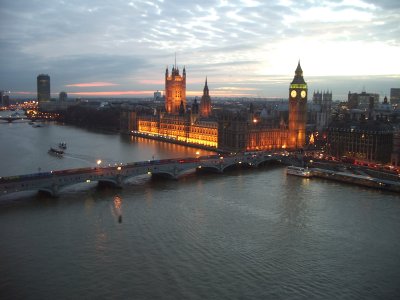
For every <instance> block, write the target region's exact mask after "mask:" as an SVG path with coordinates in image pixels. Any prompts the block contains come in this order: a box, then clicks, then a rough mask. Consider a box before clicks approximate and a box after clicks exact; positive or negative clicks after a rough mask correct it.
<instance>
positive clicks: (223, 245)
mask: <svg viewBox="0 0 400 300" xmlns="http://www.w3.org/2000/svg"><path fill="white" fill-rule="evenodd" d="M0 139H1V141H2V146H1V148H0V155H1V158H2V159H1V163H0V164H1V171H0V172H1V173H0V176H6V175H16V174H22V173H30V172H37V170H38V168H41V170H43V171H45V170H50V169H64V168H75V167H87V166H95V165H96V160H97V159H101V160H102V163H114V162H130V161H139V160H147V159H151V158H152V156H155V157H156V158H169V157H184V156H194V154H195V152H196V151H197V150H196V149H193V148H187V147H183V146H178V145H173V144H165V143H160V142H157V141H152V140H145V139H137V138H132V137H123V136H119V135H118V134H108V133H101V132H93V131H88V130H84V129H79V128H75V127H69V126H63V125H54V124H50V123H49V124H47V125H46V126H45V127H41V128H33V127H32V126H31V125H29V124H28V123H12V124H1V125H0ZM60 141H65V142H66V143H67V150H66V155H65V157H63V158H57V157H53V156H50V155H49V154H47V150H48V147H49V146H50V145H53V144H54V143H58V142H60ZM201 151H202V154H206V153H207V152H205V151H204V150H201ZM399 214H400V202H399V197H398V195H396V194H391V193H384V192H380V191H375V190H370V189H367V188H360V187H352V186H349V185H342V184H339V183H336V182H330V181H325V180H320V179H315V180H314V179H313V180H308V179H303V178H298V177H287V176H286V175H285V170H284V168H282V167H279V166H272V165H271V166H267V167H265V168H263V169H258V170H255V171H254V170H253V171H246V170H241V171H231V172H228V173H225V174H224V175H219V174H205V175H201V176H198V175H190V176H186V177H183V178H181V179H180V180H178V181H175V180H154V181H152V180H150V179H149V177H148V176H141V177H139V178H136V179H134V180H132V181H131V182H130V183H129V184H128V185H127V186H126V187H125V188H124V189H122V190H121V189H96V188H95V186H94V185H93V186H90V185H89V186H85V185H83V186H82V185H78V186H74V187H71V188H70V189H69V190H68V191H67V192H66V193H63V194H62V195H61V196H60V197H59V198H57V199H53V198H47V197H44V196H41V197H37V196H35V195H32V194H24V195H20V196H19V197H17V196H12V195H10V196H7V197H6V198H5V199H2V200H1V202H0V236H1V237H2V239H1V242H0V243H1V244H0V254H1V255H0V257H1V268H0V273H1V274H0V276H1V277H0V278H1V279H0V290H1V294H2V296H5V297H3V298H5V299H15V298H24V299H44V298H60V299H61V298H125V299H128V298H131V299H155V298H163V299H189V298H190V299H207V298H208V299H210V298H214V299H238V298H246V299H249V298H252V299H255V298H257V299H266V298H274V299H277V298H291V299H293V298H304V299H306V298H307V299H309V298H362V299H367V298H385V299H387V298H396V296H399V293H400V290H399V282H400V272H399V267H400V260H399V255H398V253H399V250H400V241H399V240H398V238H397V236H398V232H399V230H400V219H399V217H398V216H399Z"/></svg>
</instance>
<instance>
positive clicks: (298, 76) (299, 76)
mask: <svg viewBox="0 0 400 300" xmlns="http://www.w3.org/2000/svg"><path fill="white" fill-rule="evenodd" d="M294 73H295V75H294V78H293V81H292V84H305V81H304V78H303V70H302V69H301V66H300V60H299V63H298V64H297V68H296V71H295V72H294Z"/></svg>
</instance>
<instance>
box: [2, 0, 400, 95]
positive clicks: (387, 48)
mask: <svg viewBox="0 0 400 300" xmlns="http://www.w3.org/2000/svg"><path fill="white" fill-rule="evenodd" d="M398 24H400V1H398V0H382V1H373V0H324V1H312V0H303V1H290V0H281V1H256V0H229V1H227V0H203V1H186V0H169V1H150V0H131V1H123V0H115V1H112V2H111V1H106V0H97V1H84V0H80V1H78V0H69V1H44V0H38V1H28V0H25V1H24V0H21V1H14V0H3V1H2V3H1V5H0V64H1V66H2V68H1V70H2V71H1V73H0V82H1V83H2V85H3V86H1V87H0V88H1V89H7V90H8V89H9V90H12V91H18V90H19V91H26V90H30V91H32V94H35V91H36V82H35V79H36V76H37V75H38V74H40V73H48V74H49V75H50V76H51V82H52V92H53V91H54V92H56V91H57V92H59V91H61V90H63V89H65V88H66V87H67V88H68V89H70V90H67V92H68V93H69V94H71V95H72V93H78V92H80V91H79V90H78V89H85V91H86V90H87V89H88V88H92V89H93V92H101V93H104V92H106V91H105V90H104V88H106V87H107V86H104V85H97V86H77V85H71V84H68V83H70V82H78V83H93V82H103V83H111V82H112V83H113V84H118V85H119V87H120V88H121V90H126V91H132V90H140V91H143V90H148V91H151V90H154V91H155V90H162V89H163V88H164V87H163V76H164V71H165V67H166V65H170V66H171V64H172V63H173V60H174V53H175V52H176V53H177V59H178V64H179V65H180V66H181V68H182V67H183V65H186V69H187V74H188V82H187V85H188V89H191V90H192V91H196V90H198V91H200V95H201V91H202V84H203V83H204V78H205V76H209V78H210V80H209V84H212V85H213V86H214V88H215V89H218V88H221V87H226V86H227V84H238V83H239V84H241V87H242V88H243V90H242V92H243V94H246V95H247V94H251V93H249V91H248V90H246V89H245V88H246V84H247V85H250V86H251V85H252V84H253V82H255V81H257V80H258V79H259V78H267V77H266V76H278V77H282V76H285V77H286V76H287V77H288V78H290V77H291V76H292V74H293V72H294V69H295V67H296V64H297V60H298V59H301V61H302V66H303V70H304V75H305V77H306V79H307V76H309V77H312V76H340V75H342V76H343V75H346V76H349V75H352V76H354V75H379V76H383V75H387V74H392V75H393V74H394V75H396V74H399V70H400V61H399V60H398V53H400V26H399V25H398ZM269 78H270V77H269ZM354 78H356V77H354ZM357 78H359V77H357ZM255 79H256V80H255ZM276 82H280V81H279V80H278V81H276ZM269 84H270V82H265V83H264V85H263V83H262V82H260V87H259V88H260V90H257V91H255V92H254V93H253V95H254V96H260V95H263V96H269V94H270V93H273V94H274V95H276V94H280V95H281V96H282V97H286V96H287V95H286V94H287V84H288V83H287V82H286V83H285V82H282V85H281V92H279V91H277V90H275V89H272V90H271V89H270V85H269ZM277 85H278V84H277ZM331 85H334V83H331ZM355 85H358V82H357V83H355ZM257 88H258V87H257ZM327 88H328V87H327ZM331 88H332V89H334V88H333V87H331ZM338 88H340V87H338ZM217 91H218V90H215V92H217ZM221 91H222V90H221V89H220V90H219V92H221ZM212 92H213V91H212V90H211V93H212ZM340 93H342V92H340ZM151 94H152V93H149V96H151Z"/></svg>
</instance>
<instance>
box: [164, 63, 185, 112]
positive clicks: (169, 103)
mask: <svg viewBox="0 0 400 300" xmlns="http://www.w3.org/2000/svg"><path fill="white" fill-rule="evenodd" d="M182 106H183V108H184V109H186V70H185V67H183V73H182V76H181V75H180V74H179V69H178V67H177V66H176V65H175V66H173V67H172V72H171V75H169V71H168V67H167V69H166V70H165V110H166V112H167V113H168V114H179V110H180V109H182Z"/></svg>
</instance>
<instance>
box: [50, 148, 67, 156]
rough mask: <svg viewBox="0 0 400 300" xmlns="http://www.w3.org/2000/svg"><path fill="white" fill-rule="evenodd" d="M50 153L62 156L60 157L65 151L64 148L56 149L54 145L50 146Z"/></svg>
mask: <svg viewBox="0 0 400 300" xmlns="http://www.w3.org/2000/svg"><path fill="white" fill-rule="evenodd" d="M48 153H49V154H52V155H56V156H60V157H61V156H63V155H64V151H63V150H60V149H56V148H53V147H50V149H49V151H48Z"/></svg>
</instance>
